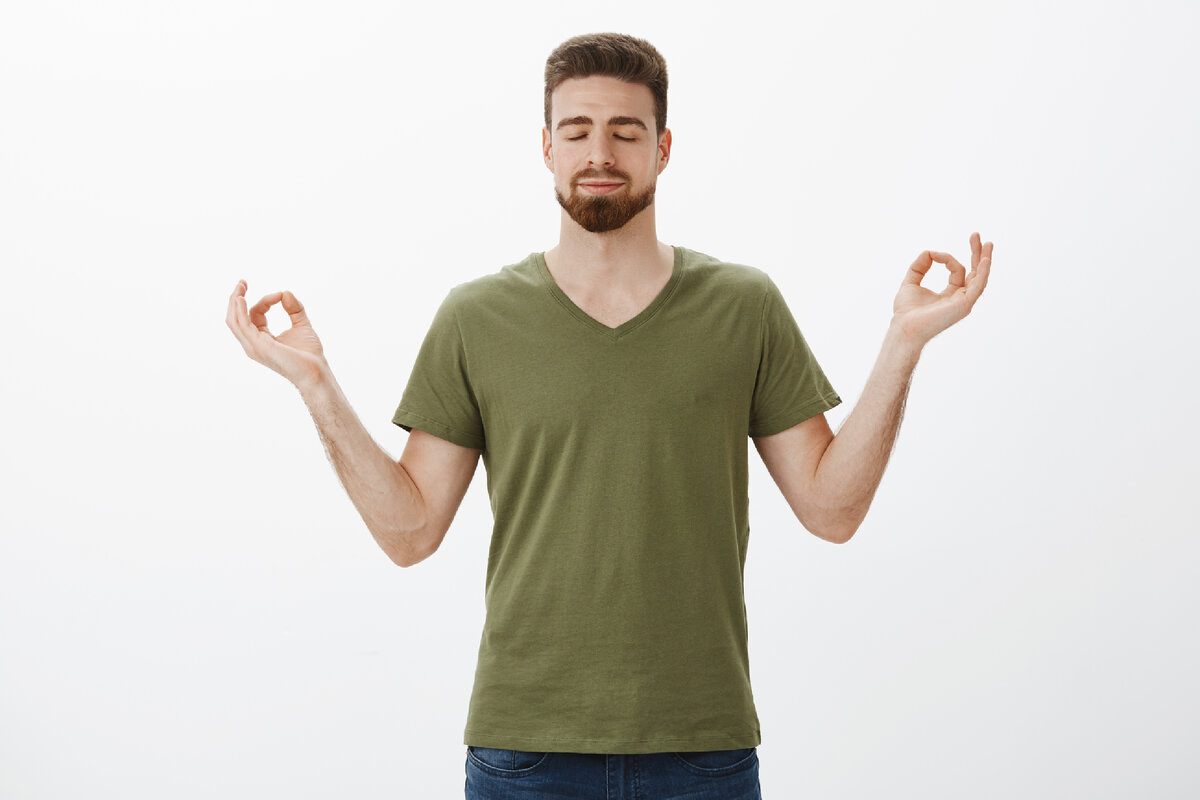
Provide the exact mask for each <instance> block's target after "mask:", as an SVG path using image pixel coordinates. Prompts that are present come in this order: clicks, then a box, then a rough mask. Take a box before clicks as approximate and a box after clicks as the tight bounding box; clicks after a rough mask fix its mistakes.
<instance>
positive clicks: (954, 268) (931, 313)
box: [892, 233, 992, 347]
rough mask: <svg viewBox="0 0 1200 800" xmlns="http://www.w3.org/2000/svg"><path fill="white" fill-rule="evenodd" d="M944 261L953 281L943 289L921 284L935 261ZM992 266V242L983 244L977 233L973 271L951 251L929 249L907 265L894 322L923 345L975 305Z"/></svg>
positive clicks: (915, 343)
mask: <svg viewBox="0 0 1200 800" xmlns="http://www.w3.org/2000/svg"><path fill="white" fill-rule="evenodd" d="M934 261H937V262H939V263H942V264H945V265H946V268H947V269H949V270H950V282H949V284H947V286H946V288H945V289H943V290H942V291H941V292H937V293H935V292H932V291H930V290H929V289H926V288H924V287H923V286H921V280H922V279H923V278H924V277H925V275H926V273H928V272H929V268H930V267H932V266H933V262H934ZM991 269H992V243H991V242H988V243H987V244H984V245H982V246H981V245H980V239H979V234H978V233H972V234H971V274H969V275H968V274H967V270H966V267H964V266H963V265H962V264H960V263H958V261H957V260H956V259H955V258H954V256H952V255H950V254H949V253H939V252H937V251H934V250H926V251H925V252H923V253H921V255H919V256H917V260H916V261H914V262H913V263H912V266H911V267H909V268H908V274H907V275H905V276H904V282H903V283H901V284H900V291H899V292H898V293H897V294H896V302H895V304H894V305H893V307H892V310H893V315H892V325H893V326H896V327H897V328H898V329H899V331H900V332H901V333H902V334H903V335H904V337H905V339H907V340H908V341H909V342H911V343H912V344H914V345H916V346H917V347H923V346H924V345H925V343H926V342H928V341H929V340H930V339H932V338H933V337H934V336H937V335H938V334H939V333H941V332H942V331H944V330H946V328H949V327H950V326H951V325H953V324H954V323H956V322H958V321H959V320H960V319H962V318H963V317H965V316H967V314H970V313H971V309H972V308H973V307H974V306H975V301H976V300H978V299H979V296H980V295H981V294H983V288H984V287H985V286H987V281H988V273H989V272H991Z"/></svg>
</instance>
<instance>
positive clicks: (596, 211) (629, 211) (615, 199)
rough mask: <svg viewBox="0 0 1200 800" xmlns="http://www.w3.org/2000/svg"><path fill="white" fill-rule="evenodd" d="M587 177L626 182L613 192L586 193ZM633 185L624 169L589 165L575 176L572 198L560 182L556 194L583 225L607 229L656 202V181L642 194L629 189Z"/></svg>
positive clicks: (614, 228) (573, 216)
mask: <svg viewBox="0 0 1200 800" xmlns="http://www.w3.org/2000/svg"><path fill="white" fill-rule="evenodd" d="M585 178H591V179H596V178H600V179H605V178H611V179H613V180H621V181H624V182H625V186H623V187H621V188H620V189H618V190H617V191H615V192H613V193H612V194H601V195H585V194H583V193H582V192H580V191H579V182H580V181H581V180H583V179H585ZM630 185H632V181H630V179H629V176H628V175H626V174H625V173H623V172H619V171H617V170H612V171H610V172H599V171H597V170H594V169H589V170H584V171H583V172H581V173H579V174H578V175H576V176H574V177H573V178H571V196H570V197H569V198H566V197H563V196H562V192H560V191H558V187H557V186H555V187H554V196H555V197H556V198H558V204H559V205H560V206H562V207H563V208H564V209H565V210H566V212H567V215H568V216H569V217H570V218H571V219H573V220H575V222H576V223H578V224H579V226H580V227H581V228H583V229H584V230H586V231H590V232H591V233H604V232H605V231H615V230H616V229H617V228H620V227H622V226H623V225H624V224H625V223H626V222H629V220H631V219H633V218H634V217H636V216H637V215H638V214H639V213H641V212H642V211H643V210H645V209H646V207H647V206H649V205H650V204H651V203H653V202H654V185H653V184H651V185H650V187H649V188H648V189H646V190H645V191H644V192H642V193H641V194H632V193H631V192H630V191H629V189H628V187H629V186H630Z"/></svg>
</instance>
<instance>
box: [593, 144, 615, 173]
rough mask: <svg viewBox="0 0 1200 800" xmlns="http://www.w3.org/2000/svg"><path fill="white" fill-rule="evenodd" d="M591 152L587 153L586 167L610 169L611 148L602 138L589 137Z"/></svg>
mask: <svg viewBox="0 0 1200 800" xmlns="http://www.w3.org/2000/svg"><path fill="white" fill-rule="evenodd" d="M589 138H590V139H591V145H592V147H591V151H590V152H589V153H588V166H597V165H599V166H602V167H611V166H612V165H613V161H614V158H613V151H612V146H611V145H610V144H609V142H608V141H607V140H605V139H604V137H603V136H597V137H589Z"/></svg>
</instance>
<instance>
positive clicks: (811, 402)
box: [750, 277, 842, 437]
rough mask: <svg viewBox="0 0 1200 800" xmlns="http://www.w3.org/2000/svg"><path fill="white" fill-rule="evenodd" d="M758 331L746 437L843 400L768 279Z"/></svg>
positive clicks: (781, 426) (776, 430) (787, 424)
mask: <svg viewBox="0 0 1200 800" xmlns="http://www.w3.org/2000/svg"><path fill="white" fill-rule="evenodd" d="M761 334H762V340H761V342H762V344H761V348H762V349H761V351H760V356H759V363H758V374H757V376H756V377H755V381H754V396H753V398H752V399H751V403H750V436H752V437H758V436H771V435H772V434H776V433H779V432H781V431H785V430H787V429H788V428H790V427H792V426H793V425H796V424H798V423H801V422H803V421H804V420H806V419H808V418H810V417H815V416H816V415H817V414H820V413H823V412H825V411H828V410H829V409H831V408H833V407H834V406H836V405H837V404H838V403H840V402H842V399H841V398H840V397H838V395H837V392H835V391H834V390H833V386H832V385H831V384H830V383H829V379H828V378H826V377H825V373H824V372H823V371H822V370H821V366H820V364H818V363H817V358H816V356H814V355H813V352H812V350H810V349H809V347H808V343H807V342H806V341H805V340H804V336H803V335H802V334H801V333H800V327H799V326H798V325H797V324H796V320H795V319H794V318H793V317H792V312H791V310H790V309H788V307H787V303H786V302H784V299H783V295H782V294H781V293H780V291H779V288H778V287H776V286H775V283H774V281H772V280H771V279H770V278H769V277H768V278H767V290H766V296H765V297H764V298H763V307H762V322H761Z"/></svg>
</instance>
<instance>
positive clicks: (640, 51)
mask: <svg viewBox="0 0 1200 800" xmlns="http://www.w3.org/2000/svg"><path fill="white" fill-rule="evenodd" d="M591 75H607V76H609V77H613V78H617V79H619V80H623V81H626V82H628V83H640V84H642V85H643V86H646V87H648V88H649V89H650V93H651V94H652V95H654V117H655V124H656V127H657V129H658V133H659V135H661V134H662V132H663V131H664V130H666V128H667V62H666V59H664V58H663V57H662V54H661V53H659V52H658V51H657V50H655V49H654V45H652V44H650V43H649V42H647V41H646V40H645V39H638V38H636V37H633V36H628V35H626V34H624V33H586V34H583V35H582V36H573V37H571V38H570V39H567V40H566V41H565V42H563V43H562V44H560V45H559V46H558V47H556V48H554V52H553V53H551V54H550V57H549V58H547V59H546V127H547V128H549V127H550V95H551V94H553V93H554V90H555V89H557V88H558V85H559V84H560V83H562V82H563V81H565V80H568V79H570V78H587V77H589V76H591Z"/></svg>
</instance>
